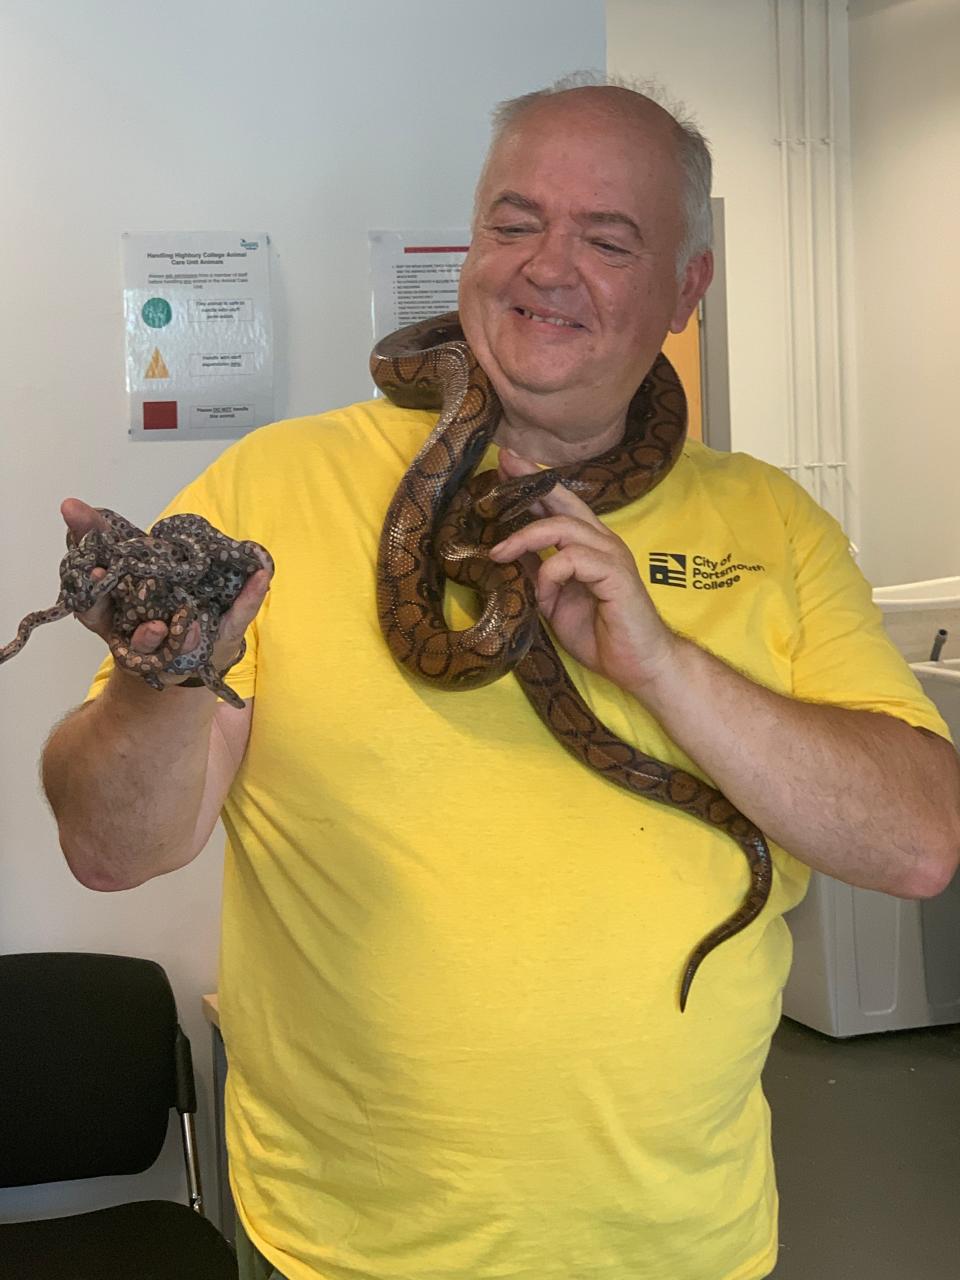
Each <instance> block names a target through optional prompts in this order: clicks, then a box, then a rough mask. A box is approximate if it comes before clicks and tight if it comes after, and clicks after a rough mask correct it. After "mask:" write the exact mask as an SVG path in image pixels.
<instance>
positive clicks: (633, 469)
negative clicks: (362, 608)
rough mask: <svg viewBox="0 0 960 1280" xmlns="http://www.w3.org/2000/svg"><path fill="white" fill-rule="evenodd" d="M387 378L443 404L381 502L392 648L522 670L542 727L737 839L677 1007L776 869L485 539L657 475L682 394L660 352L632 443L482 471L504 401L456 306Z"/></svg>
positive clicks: (378, 354)
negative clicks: (627, 721)
mask: <svg viewBox="0 0 960 1280" xmlns="http://www.w3.org/2000/svg"><path fill="white" fill-rule="evenodd" d="M370 369H371V372H372V374H373V378H374V381H375V382H376V384H377V386H378V387H380V389H381V390H382V391H383V392H384V394H385V395H387V396H388V397H389V398H390V399H391V400H392V401H393V402H394V403H395V404H398V405H400V406H402V407H405V408H417V409H436V408H439V409H440V410H441V413H440V417H439V419H438V421H437V424H436V427H435V428H434V430H433V432H432V433H431V435H430V437H429V438H428V440H427V442H426V444H425V445H424V446H423V448H422V449H421V450H420V452H419V453H418V454H417V456H416V457H415V458H414V460H413V462H412V463H411V465H410V467H409V469H408V470H407V472H406V474H405V475H404V477H403V479H402V480H401V482H400V484H399V486H398V488H397V491H396V494H395V495H394V498H393V501H392V502H391V504H390V507H389V509H388V511H387V516H386V520H385V522H384V526H383V532H382V534H381V538H380V553H379V558H378V563H377V611H378V614H379V619H380V626H381V628H382V630H383V634H384V637H385V639H386V641H387V644H388V646H389V648H390V651H391V653H392V654H393V656H394V658H395V659H396V660H397V662H398V663H400V665H401V666H403V667H404V668H405V669H406V670H407V671H409V672H411V674H413V675H414V676H416V677H418V678H420V679H423V680H427V681H430V682H431V683H433V684H436V685H439V686H441V687H444V688H453V689H474V688H478V687H479V686H481V685H484V684H489V683H490V682H492V681H494V680H497V679H499V678H500V676H502V675H505V674H506V673H507V672H508V671H513V673H514V675H515V676H516V677H517V679H518V680H519V682H520V685H521V687H522V689H523V691H524V693H525V694H526V696H527V698H528V699H529V701H530V702H531V703H532V704H533V707H534V709H535V711H536V712H537V714H538V715H539V716H540V718H541V719H542V720H543V722H544V724H545V725H546V726H547V728H548V729H549V730H550V731H551V733H553V734H554V735H555V736H556V738H557V739H558V740H559V741H560V742H561V743H562V745H563V746H564V747H566V748H567V750H568V751H570V752H571V753H572V754H573V755H575V756H576V757H577V759H579V760H581V761H582V762H583V763H584V764H586V765H587V766H588V767H589V768H591V769H593V770H595V771H596V772H598V773H600V774H601V775H602V776H603V777H605V778H607V779H609V780H610V781H611V782H614V783H616V784H617V785H618V786H621V787H625V788H626V789H627V790H629V791H633V792H635V793H637V794H638V795H642V796H646V797H648V798H649V799H651V800H658V801H660V802H661V803H662V804H667V805H671V806H673V807H674V808H676V809H679V810H681V811H682V812H683V813H687V814H690V815H691V816H692V817H694V818H697V819H699V820H700V821H701V822H705V823H707V824H708V825H710V826H712V827H718V828H720V830H722V831H724V832H726V834H727V835H729V836H730V837H731V839H733V840H734V841H735V842H736V843H737V844H738V845H739V846H740V848H741V849H742V850H743V852H744V854H745V855H746V858H747V862H748V864H749V867H750V889H749V892H748V893H747V895H746V897H745V898H744V900H743V902H742V904H741V905H740V907H739V908H738V909H737V910H736V911H735V912H734V913H733V914H732V915H731V916H729V917H728V918H727V919H726V920H724V921H723V922H722V923H721V924H719V925H718V926H717V927H716V928H715V929H713V930H711V932H710V933H708V934H707V936H706V937H705V938H703V939H702V941H701V942H699V943H698V944H697V946H696V947H695V948H694V950H693V951H692V952H691V954H690V957H689V959H688V960H687V963H686V966H685V968H684V971H683V977H682V980H681V983H680V1009H681V1012H682V1011H683V1010H684V1008H685V1007H686V1003H687V996H688V995H689V992H690V984H691V983H692V982H693V978H694V975H695V974H696V972H697V969H698V968H699V967H700V964H701V963H702V961H703V960H704V958H705V957H706V956H707V955H708V954H709V953H710V952H711V951H712V950H713V949H714V948H715V947H717V946H719V945H720V943H721V942H725V941H726V940H727V939H728V938H731V937H733V935H734V934H736V933H739V932H740V931H741V929H744V928H746V926H747V925H748V924H750V922H751V921H752V920H754V919H756V917H757V916H758V915H759V914H760V912H761V911H762V909H763V906H764V904H765V902H766V901H767V898H768V897H769V894H770V883H771V876H772V867H771V860H770V852H769V850H768V848H767V843H766V840H765V839H764V837H763V835H762V833H761V832H760V831H759V830H758V829H757V827H755V826H754V825H753V823H752V822H750V821H749V819H747V818H746V817H744V815H743V814H742V813H740V812H739V811H738V810H737V809H735V808H734V806H733V805H732V804H731V803H730V801H729V800H727V798H726V797H725V796H723V795H721V793H720V792H719V791H717V790H716V789H715V788H714V787H711V786H708V785H707V784H706V783H705V782H702V781H701V780H700V779H699V778H696V777H694V776H693V775H692V774H690V773H687V772H685V771H684V770H683V769H678V768H674V767H673V766H672V765H668V764H664V763H663V762H661V761H659V760H655V759H653V758H652V757H651V756H647V755H644V754H643V753H642V752H640V751H638V750H637V749H636V748H635V747H632V746H631V745H630V744H629V743H627V742H624V741H622V740H621V739H620V738H617V737H616V736H615V735H614V734H613V733H611V732H610V731H609V730H608V729H607V728H605V727H604V725H603V724H601V722H600V721H599V720H598V719H597V717H596V716H595V715H594V714H593V712H592V711H591V710H590V708H589V706H588V705H587V704H586V702H585V701H584V700H583V698H582V697H581V696H580V693H579V692H578V690H577V688H576V686H575V685H574V684H573V682H572V681H571V680H570V678H569V676H568V675H567V673H566V671H565V669H564V666H563V663H562V662H561V660H560V657H559V655H558V654H557V651H556V649H555V648H554V646H553V643H552V641H551V640H550V638H549V637H548V635H547V633H546V631H545V629H544V627H543V624H542V623H541V621H540V617H539V614H538V612H537V603H536V596H535V593H534V588H533V584H532V582H531V581H530V579H529V578H528V576H527V574H526V573H525V572H524V570H523V569H522V567H521V565H520V564H519V563H513V564H496V563H495V562H493V561H491V560H489V559H487V558H486V556H485V555H484V553H483V549H484V548H487V547H490V546H493V544H494V543H496V542H498V541H500V539H501V538H503V537H505V536H506V534H507V533H508V532H509V531H511V530H512V529H515V528H519V527H520V526H521V525H523V524H526V523H527V522H528V521H529V520H530V519H531V518H532V517H531V516H530V515H528V514H527V511H526V508H527V507H528V506H529V505H530V504H531V503H532V502H534V501H536V500H537V498H538V497H540V496H541V495H542V494H544V493H546V492H547V491H549V490H550V489H551V488H552V487H553V486H554V484H556V483H557V482H558V481H559V482H560V483H561V484H563V485H565V486H566V487H567V488H569V489H571V490H572V491H574V492H575V493H577V494H579V495H580V497H581V498H583V499H584V501H586V502H587V503H588V504H589V506H590V507H591V508H592V509H593V510H594V511H595V512H597V513H602V512H605V511H613V510H615V509H616V508H617V507H621V506H624V505H625V504H626V503H628V502H632V501H634V500H635V499H637V498H640V497H643V495H644V494H646V493H649V491H650V490H651V489H652V488H654V486H655V485H657V484H659V482H660V481H661V480H662V479H663V478H664V476H665V475H666V474H667V473H668V472H669V470H670V468H671V467H672V466H673V465H674V463H675V462H676V460H677V458H678V457H679V456H680V451H681V448H682V446H683V441H684V436H685V434H686V400H685V397H684V394H683V389H682V388H681V386H680V383H679V380H678V378H677V376H676V374H675V372H674V370H673V368H672V366H671V365H670V363H669V362H668V361H667V360H666V358H665V357H664V356H662V355H661V356H658V358H657V360H656V361H655V363H654V365H653V368H652V369H651V370H650V372H649V374H648V375H647V377H646V379H645V380H644V382H643V384H642V385H641V387H640V389H639V391H638V392H637V394H636V395H635V397H634V399H633V401H632V402H631V405H630V409H629V412H628V416H627V428H626V433H625V435H624V438H623V440H622V442H621V443H620V444H619V445H618V446H617V447H616V448H614V449H612V450H611V451H610V452H608V453H605V454H603V455H602V456H600V457H598V458H594V459H592V460H591V461H589V462H586V463H581V464H577V465H571V466H565V467H557V468H553V469H551V470H549V471H541V472H539V473H538V474H537V475H535V476H533V477H522V478H520V479H516V480H510V481H507V482H505V483H497V474H496V472H494V471H485V472H482V473H481V474H479V475H476V476H472V475H471V473H472V472H473V469H474V467H475V466H476V465H477V463H478V462H479V461H480V458H481V457H482V456H483V453H484V451H485V450H486V448H487V446H488V444H489V443H490V441H491V440H492V438H493V433H494V431H495V429H496V426H497V422H498V419H499V416H500V403H499V401H498V399H497V396H496V393H495V392H494V390H493V388H492V386H491V385H490V382H489V380H488V379H487V377H486V375H485V374H484V372H483V370H482V369H481V368H480V366H479V364H478V363H477V361H476V360H475V359H474V357H473V355H472V353H471V351H470V348H469V347H468V346H467V344H466V341H465V340H464V336H463V331H462V329H461V328H460V324H459V319H458V316H457V313H456V312H450V313H448V314H447V315H443V316H438V317H436V318H435V319H433V320H426V321H421V322H420V323H419V324H413V325H409V326H407V328H405V329H400V330H398V331H397V332H396V333H394V334H391V335H390V336H389V337H386V338H384V339H382V340H381V341H380V342H378V343H377V345H376V346H375V347H374V350H373V353H372V355H371V357H370ZM445 575H446V576H447V577H450V578H452V579H454V580H456V581H458V582H463V583H465V584H467V585H469V586H470V587H472V588H473V589H474V590H475V591H476V592H477V594H478V595H479V597H480V600H481V605H482V607H481V609H480V614H479V618H478V620H477V622H476V623H475V625H474V626H472V627H469V628H468V629H466V630H463V631H451V630H450V629H449V628H448V626H447V623H446V621H445V619H444V616H443V590H444V576H445Z"/></svg>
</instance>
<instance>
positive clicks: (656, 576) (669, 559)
mask: <svg viewBox="0 0 960 1280" xmlns="http://www.w3.org/2000/svg"><path fill="white" fill-rule="evenodd" d="M650 581H651V582H652V583H655V584H656V585H657V586H660V587H685V586H686V585H687V557H686V556H685V555H681V554H680V553H679V552H676V551H651V552H650Z"/></svg>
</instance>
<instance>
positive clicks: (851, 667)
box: [784, 477, 950, 740]
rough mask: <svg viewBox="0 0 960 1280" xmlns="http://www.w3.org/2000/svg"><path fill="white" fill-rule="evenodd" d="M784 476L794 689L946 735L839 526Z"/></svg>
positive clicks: (811, 697) (802, 695)
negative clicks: (793, 606) (794, 619)
mask: <svg viewBox="0 0 960 1280" xmlns="http://www.w3.org/2000/svg"><path fill="white" fill-rule="evenodd" d="M784 480H786V478H785V477H784ZM786 483H787V484H789V485H790V489H791V490H792V492H790V493H789V495H788V496H787V497H786V505H787V510H786V512H785V514H786V519H787V528H788V534H789V537H790V544H791V547H792V552H793V556H794V573H795V579H794V580H795V586H796V593H797V613H798V618H799V622H798V626H797V630H796V633H795V636H794V646H793V693H794V695H795V696H796V697H797V698H802V699H804V700H806V701H810V702H827V703H831V704H833V705H835V706H842V707H849V708H851V709H852V710H860V711H880V712H885V713H886V714H887V715H891V716H896V717H897V718H899V719H901V720H906V721H907V723H908V724H912V725H915V726H917V727H919V728H923V729H930V730H932V732H934V733H937V734H939V735H940V736H941V737H944V738H947V739H948V740H949V739H950V731H949V729H948V728H947V726H946V723H945V722H944V720H943V718H942V716H940V714H939V713H938V711H937V709H936V707H935V706H934V704H933V703H932V702H931V701H930V699H929V698H928V697H927V696H926V695H925V694H924V692H923V690H922V688H921V687H920V682H919V681H918V680H917V678H916V676H915V675H914V674H913V672H912V671H911V670H910V667H909V665H908V664H907V661H906V659H905V658H904V657H903V655H902V654H901V653H900V651H899V650H898V649H897V648H896V646H895V645H894V644H893V642H892V641H891V640H890V638H889V636H888V635H887V632H886V630H885V628H884V625H883V616H882V614H881V612H880V610H879V608H878V607H877V606H876V605H875V604H874V603H873V598H872V591H871V588H870V584H869V583H868V582H867V580H866V579H865V578H864V576H863V574H862V573H861V571H860V569H859V567H858V566H857V564H856V562H855V561H854V559H853V556H852V554H851V550H850V543H849V541H848V539H847V537H846V535H845V534H844V532H843V530H842V529H841V527H840V525H839V524H838V523H837V521H836V520H834V519H833V518H832V517H831V516H829V515H828V514H827V513H826V512H825V511H823V509H822V508H821V507H819V506H818V505H817V504H816V503H815V502H814V501H813V499H812V498H810V497H809V495H808V494H807V493H806V492H805V491H804V490H803V489H801V488H800V487H799V486H798V485H793V484H792V482H790V481H786Z"/></svg>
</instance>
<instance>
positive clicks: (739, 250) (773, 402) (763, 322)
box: [607, 0, 788, 466]
mask: <svg viewBox="0 0 960 1280" xmlns="http://www.w3.org/2000/svg"><path fill="white" fill-rule="evenodd" d="M607 65H608V67H609V70H610V71H611V72H614V73H616V74H619V75H625V76H636V77H639V78H641V79H643V78H655V79H657V80H658V81H659V82H660V83H661V84H662V85H663V87H664V88H665V90H666V91H667V93H668V94H669V95H670V96H671V97H673V98H679V99H680V100H682V101H683V102H684V103H685V105H686V106H687V108H688V110H689V111H690V112H691V113H692V114H693V115H694V116H695V118H696V120H697V123H698V125H699V127H700V129H701V130H702V131H703V133H704V134H705V135H706V137H707V138H708V139H709V141H710V143H711V149H712V151H713V158H714V194H715V195H717V196H722V197H723V199H724V216H725V219H726V263H727V314H728V327H729V329H728V339H729V357H730V419H731V444H732V447H733V448H734V449H743V450H746V451H747V452H748V453H753V454H755V455H756V456H757V457H760V458H764V459H766V460H767V461H769V462H772V463H774V464H776V465H778V466H779V465H783V464H784V463H785V462H786V461H787V460H788V443H787V418H786V408H785V407H786V401H787V382H786V379H787V367H786V359H787V347H786V341H785V337H784V334H785V326H786V299H785V293H784V266H783V261H784V258H783V254H784V247H783V226H782V209H781V198H780V178H779V172H780V170H779V165H780V157H779V153H778V151H777V148H776V146H775V145H774V142H773V139H774V138H775V137H776V136H777V135H778V132H779V128H778V114H777V77H776V57H775V42H774V31H773V14H772V7H771V5H770V3H769V0H725V2H724V3H723V4H710V3H707V2H706V0H672V2H671V3H670V4H663V3H660V2H659V0H607Z"/></svg>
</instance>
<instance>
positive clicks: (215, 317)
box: [123, 231, 273, 440]
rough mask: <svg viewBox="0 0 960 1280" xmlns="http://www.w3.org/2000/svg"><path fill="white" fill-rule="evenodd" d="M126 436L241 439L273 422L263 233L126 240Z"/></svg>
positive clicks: (266, 240)
mask: <svg viewBox="0 0 960 1280" xmlns="http://www.w3.org/2000/svg"><path fill="white" fill-rule="evenodd" d="M123 278H124V290H123V310H124V325H125V329H126V363H127V393H128V395H129V399H130V434H131V436H133V437H134V438H136V439H142V440H183V439H187V438H189V439H194V440H211V439H221V438H229V437H233V436H239V435H243V433H244V432H246V431H250V430H252V429H253V428H254V427H260V426H263V425H264V424H265V423H267V422H270V421H272V418H273V318H272V313H271V307H270V268H269V238H268V237H267V235H266V234H265V233H264V232H254V233H252V234H248V235H241V234H239V233H238V232H232V231H196V232H169V233H162V234H157V235H132V234H129V233H127V234H125V235H124V237H123Z"/></svg>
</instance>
